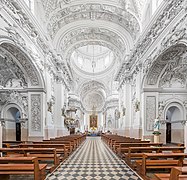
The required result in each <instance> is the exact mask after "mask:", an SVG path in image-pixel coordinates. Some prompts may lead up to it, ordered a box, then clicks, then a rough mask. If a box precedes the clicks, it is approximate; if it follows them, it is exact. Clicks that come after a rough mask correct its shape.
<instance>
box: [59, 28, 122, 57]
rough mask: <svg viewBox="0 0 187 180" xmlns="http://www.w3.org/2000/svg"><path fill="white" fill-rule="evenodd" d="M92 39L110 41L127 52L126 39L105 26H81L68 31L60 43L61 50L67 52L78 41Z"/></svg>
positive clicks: (119, 49) (120, 49)
mask: <svg viewBox="0 0 187 180" xmlns="http://www.w3.org/2000/svg"><path fill="white" fill-rule="evenodd" d="M90 39H91V40H95V41H96V40H99V41H106V42H107V41H109V42H110V43H111V44H113V46H114V47H115V48H118V51H121V52H123V53H125V52H126V47H125V42H124V40H123V39H122V38H121V37H120V36H118V35H117V34H116V33H114V32H112V31H110V30H107V29H104V28H80V29H77V30H73V31H71V32H68V33H67V34H66V35H65V36H63V38H62V40H61V41H60V43H59V44H60V51H61V52H65V51H66V50H67V49H68V48H69V47H70V46H72V45H73V44H75V43H77V42H78V41H79V42H81V41H85V40H89V41H90ZM114 47H113V48H114Z"/></svg>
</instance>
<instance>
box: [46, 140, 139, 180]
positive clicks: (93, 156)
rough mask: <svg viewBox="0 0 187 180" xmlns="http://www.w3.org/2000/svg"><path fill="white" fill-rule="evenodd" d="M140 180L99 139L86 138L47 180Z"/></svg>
mask: <svg viewBox="0 0 187 180" xmlns="http://www.w3.org/2000/svg"><path fill="white" fill-rule="evenodd" d="M66 179H67V180H79V179H81V180H90V179H91V180H97V179H98V180H99V179H102V180H126V179H127V180H140V179H141V178H140V177H138V176H137V174H135V173H134V172H133V171H132V170H131V169H129V167H128V166H127V165H126V164H124V163H123V162H122V161H121V160H120V158H118V157H117V156H116V155H115V154H114V153H113V152H112V151H111V150H110V149H109V148H108V147H107V145H105V144H104V143H103V142H102V140H101V138H100V137H87V139H86V141H85V142H84V143H83V144H82V146H81V147H79V148H78V149H77V150H76V151H75V152H74V153H73V154H72V155H71V156H70V157H69V158H68V159H67V160H66V161H65V162H64V163H63V164H61V165H60V166H59V168H58V169H57V170H56V171H54V172H53V173H52V174H50V175H49V176H48V177H47V180H66Z"/></svg>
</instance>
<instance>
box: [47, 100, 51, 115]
mask: <svg viewBox="0 0 187 180" xmlns="http://www.w3.org/2000/svg"><path fill="white" fill-rule="evenodd" d="M47 110H48V111H49V112H51V113H52V102H51V101H49V102H47Z"/></svg>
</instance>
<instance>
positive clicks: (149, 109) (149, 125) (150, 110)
mask: <svg viewBox="0 0 187 180" xmlns="http://www.w3.org/2000/svg"><path fill="white" fill-rule="evenodd" d="M145 116H146V117H145V118H146V130H147V131H153V124H154V119H155V118H156V97H155V96H147V97H146V115H145Z"/></svg>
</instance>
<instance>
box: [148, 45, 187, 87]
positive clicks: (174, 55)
mask: <svg viewBox="0 0 187 180" xmlns="http://www.w3.org/2000/svg"><path fill="white" fill-rule="evenodd" d="M185 51H186V47H185V46H184V45H176V46H172V47H170V48H169V49H167V50H166V51H165V52H164V53H163V54H161V55H160V56H159V57H158V58H157V59H156V60H155V62H154V63H153V65H152V67H151V68H150V69H149V73H148V74H147V84H148V85H155V84H156V83H157V82H158V79H159V77H160V82H159V86H161V87H163V86H164V85H166V83H168V85H167V86H168V87H169V86H170V84H171V80H172V79H173V78H177V79H178V81H179V82H181V83H184V75H185V74H181V72H180V70H181V71H182V68H181V66H180V64H182V63H181V62H183V60H182V59H183V57H182V56H183V55H184V53H185ZM184 67H186V66H185V65H183V68H184ZM163 70H164V72H163V73H162V71H163ZM183 71H184V69H183ZM161 73H162V75H161V76H160V74H161Z"/></svg>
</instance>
